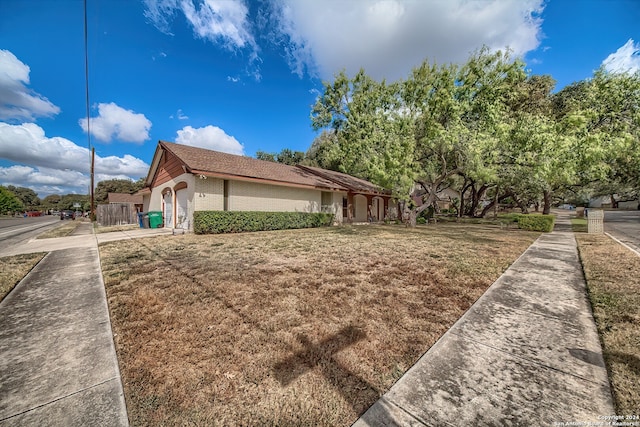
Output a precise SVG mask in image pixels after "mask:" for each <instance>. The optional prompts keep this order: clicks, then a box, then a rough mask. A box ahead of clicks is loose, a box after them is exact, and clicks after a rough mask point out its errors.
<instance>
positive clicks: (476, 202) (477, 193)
mask: <svg viewBox="0 0 640 427" xmlns="http://www.w3.org/2000/svg"><path fill="white" fill-rule="evenodd" d="M487 188H488V186H487V185H486V184H483V185H481V186H480V188H478V191H475V186H474V187H473V190H474V191H473V199H472V202H471V209H470V210H469V214H470V216H472V217H474V218H476V217H477V216H476V211H477V210H478V205H479V204H480V199H482V198H483V197H484V194H485V193H486V192H487Z"/></svg>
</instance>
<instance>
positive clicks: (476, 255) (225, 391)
mask: <svg viewBox="0 0 640 427" xmlns="http://www.w3.org/2000/svg"><path fill="white" fill-rule="evenodd" d="M538 235H539V233H531V232H524V231H520V230H511V231H506V230H505V231H501V230H500V228H499V227H495V226H487V225H460V224H438V225H430V226H428V227H419V228H417V229H413V230H412V229H406V228H404V227H401V226H359V227H332V228H323V229H306V230H290V231H275V232H260V233H245V234H228V235H215V236H196V235H185V236H167V237H157V238H151V239H144V240H139V241H136V242H133V243H132V242H130V241H122V242H113V243H107V244H103V245H101V246H100V253H101V257H102V268H103V272H104V279H105V285H106V290H107V295H108V301H109V308H110V311H111V316H112V323H113V329H114V333H115V342H116V348H117V352H118V359H119V362H120V367H121V371H122V378H123V383H124V388H125V395H126V399H127V405H128V411H129V418H130V420H131V422H132V424H133V425H278V426H286V425H313V426H316V425H327V426H340V425H344V426H348V425H350V424H351V423H353V422H354V421H355V420H356V419H357V417H358V416H359V415H360V414H362V413H363V412H364V411H365V410H366V409H367V408H368V407H369V406H370V405H371V404H373V403H374V402H375V401H376V400H377V399H378V397H379V396H380V395H382V394H383V393H384V392H385V391H386V390H388V389H389V388H390V387H391V385H392V384H393V383H394V382H395V381H396V380H397V379H398V378H400V376H401V375H402V374H403V373H404V372H405V371H406V370H407V369H408V368H409V367H410V366H411V365H413V364H414V363H415V362H416V361H417V359H418V358H419V357H420V356H421V355H422V354H423V353H424V352H425V351H426V350H428V349H429V347H430V346H431V345H433V344H434V343H435V342H436V340H437V339H438V338H439V337H440V336H441V335H442V334H443V333H444V332H445V331H446V330H447V329H448V328H449V327H450V326H451V325H452V324H453V323H454V322H455V321H456V320H457V319H458V318H459V317H460V316H461V315H462V314H463V313H464V312H465V311H466V310H467V309H468V308H469V307H470V306H471V304H472V303H473V302H474V301H476V299H477V298H478V297H479V296H480V295H481V294H482V293H483V292H484V291H485V290H486V289H487V287H488V286H489V285H490V284H491V283H492V282H493V281H495V280H496V279H497V278H498V277H499V276H500V274H501V273H502V272H503V271H504V270H505V269H506V268H507V267H508V266H509V265H510V264H511V263H512V262H513V261H514V260H515V259H516V258H517V257H518V256H519V255H520V254H521V253H522V252H523V251H524V250H525V249H526V248H527V247H528V246H529V245H530V244H531V243H532V242H533V241H534V239H535V238H536V237H537V236H538Z"/></svg>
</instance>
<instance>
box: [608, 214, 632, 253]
mask: <svg viewBox="0 0 640 427" xmlns="http://www.w3.org/2000/svg"><path fill="white" fill-rule="evenodd" d="M604 230H605V231H606V232H607V233H609V234H611V235H612V236H613V237H615V238H616V239H618V240H620V241H621V242H623V243H625V244H626V245H628V246H630V247H631V248H633V249H635V250H636V251H638V252H640V211H605V213H604Z"/></svg>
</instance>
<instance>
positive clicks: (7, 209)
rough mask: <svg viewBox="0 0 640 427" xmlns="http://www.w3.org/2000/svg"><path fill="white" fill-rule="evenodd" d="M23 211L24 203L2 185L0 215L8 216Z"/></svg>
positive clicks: (0, 186)
mask: <svg viewBox="0 0 640 427" xmlns="http://www.w3.org/2000/svg"><path fill="white" fill-rule="evenodd" d="M14 188H15V187H14ZM23 209H24V204H23V203H22V201H21V200H20V199H19V198H18V197H17V196H16V195H15V194H14V193H13V192H12V191H10V190H9V189H8V188H7V187H4V186H2V185H0V214H1V215H6V214H9V213H13V212H17V211H21V210H23Z"/></svg>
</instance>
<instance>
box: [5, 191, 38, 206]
mask: <svg viewBox="0 0 640 427" xmlns="http://www.w3.org/2000/svg"><path fill="white" fill-rule="evenodd" d="M7 189H8V190H9V191H11V192H12V193H13V194H15V196H16V197H17V198H18V199H20V201H21V202H22V204H23V205H24V207H25V209H29V210H31V209H37V208H38V207H39V206H40V198H39V197H38V194H37V193H36V192H35V191H33V190H32V189H30V188H27V187H14V186H13V185H8V186H7Z"/></svg>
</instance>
